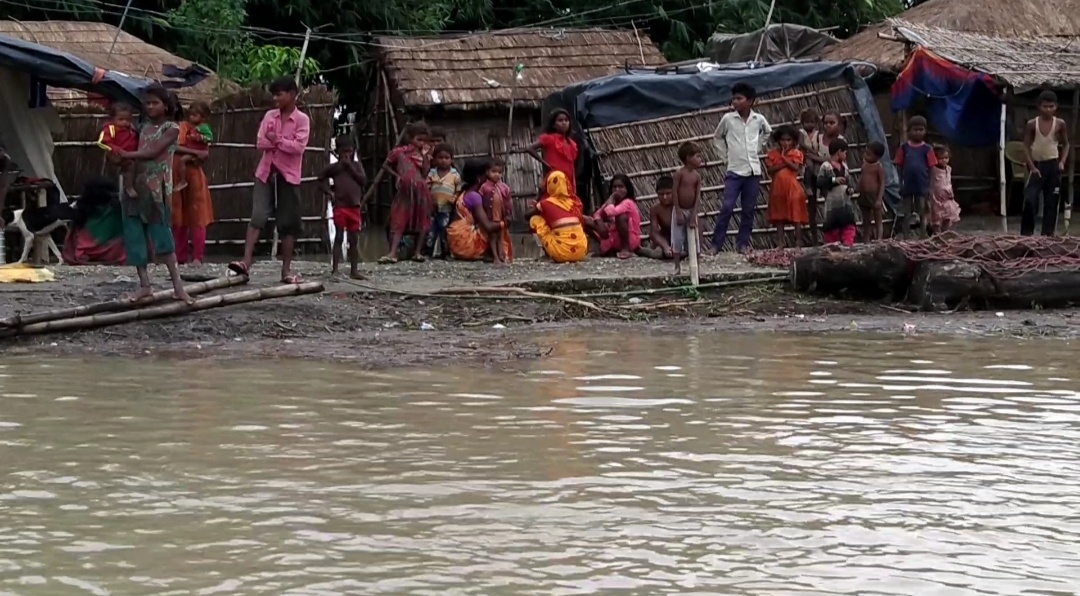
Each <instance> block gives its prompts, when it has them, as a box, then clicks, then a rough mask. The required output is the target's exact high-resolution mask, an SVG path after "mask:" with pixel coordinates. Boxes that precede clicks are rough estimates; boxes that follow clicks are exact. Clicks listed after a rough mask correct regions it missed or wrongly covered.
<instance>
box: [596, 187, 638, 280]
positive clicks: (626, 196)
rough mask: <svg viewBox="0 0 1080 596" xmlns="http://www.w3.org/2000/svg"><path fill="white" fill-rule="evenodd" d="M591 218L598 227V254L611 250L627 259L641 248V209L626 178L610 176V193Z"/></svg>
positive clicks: (606, 253) (604, 253)
mask: <svg viewBox="0 0 1080 596" xmlns="http://www.w3.org/2000/svg"><path fill="white" fill-rule="evenodd" d="M593 219H594V220H595V221H596V223H597V226H598V227H599V230H600V233H599V236H600V255H601V256H605V255H610V254H612V253H614V254H615V255H617V256H618V257H619V258H620V259H629V258H630V257H631V255H633V254H634V253H637V252H639V251H640V250H641V211H639V210H638V205H637V199H635V198H634V185H633V184H632V183H631V182H630V178H629V177H627V176H625V175H623V174H617V175H616V176H615V177H613V178H612V179H611V196H610V197H609V198H608V200H607V202H605V203H604V206H603V207H601V208H600V210H599V211H597V212H596V215H595V216H594V217H593Z"/></svg>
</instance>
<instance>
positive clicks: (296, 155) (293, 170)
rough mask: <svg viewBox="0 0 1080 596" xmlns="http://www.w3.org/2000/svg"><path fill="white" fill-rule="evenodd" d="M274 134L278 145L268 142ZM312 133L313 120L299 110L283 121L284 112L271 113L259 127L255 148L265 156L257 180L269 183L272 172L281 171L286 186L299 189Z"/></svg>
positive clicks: (257, 173)
mask: <svg viewBox="0 0 1080 596" xmlns="http://www.w3.org/2000/svg"><path fill="white" fill-rule="evenodd" d="M270 131H273V132H274V134H276V135H277V138H276V139H275V140H274V141H270V139H268V138H266V134H267V133H268V132H270ZM310 132H311V120H310V119H308V116H307V114H305V113H303V112H301V111H300V110H299V108H297V109H294V110H293V111H292V113H291V114H289V115H288V116H286V117H285V118H282V117H281V110H270V111H269V112H267V113H266V115H265V116H263V119H262V123H261V124H259V135H258V137H257V138H256V141H255V146H256V147H258V148H259V149H260V150H261V151H262V152H263V154H262V159H260V160H259V166H258V167H257V168H255V177H256V178H258V179H259V180H260V181H261V182H263V183H266V182H268V181H269V180H270V172H271V170H273V169H277V171H278V172H281V176H282V177H283V178H285V182H288V183H289V184H293V185H297V186H299V185H300V166H301V165H302V164H303V162H304V150H305V149H307V144H308V135H309V134H310Z"/></svg>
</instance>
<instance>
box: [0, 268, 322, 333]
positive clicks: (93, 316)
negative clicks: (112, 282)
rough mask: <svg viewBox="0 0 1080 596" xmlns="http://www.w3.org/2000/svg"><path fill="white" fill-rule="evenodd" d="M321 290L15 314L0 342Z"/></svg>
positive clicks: (169, 294)
mask: <svg viewBox="0 0 1080 596" xmlns="http://www.w3.org/2000/svg"><path fill="white" fill-rule="evenodd" d="M247 282H248V278H247V276H226V277H220V278H217V279H212V280H210V281H205V282H200V283H196V284H191V285H188V286H185V287H184V289H185V290H186V291H187V293H188V295H190V296H192V297H195V296H202V295H204V294H208V293H210V292H213V291H215V290H221V289H225V288H231V287H235V286H239V285H244V284H246V283H247ZM323 289H324V288H323V285H322V284H321V283H317V282H306V283H300V284H285V285H281V286H276V287H270V288H257V289H250V290H241V291H238V292H229V293H225V294H217V295H214V296H205V297H202V298H197V299H196V300H195V302H194V303H192V304H188V303H186V302H181V301H178V300H175V299H173V291H172V290H162V291H160V292H155V293H153V294H151V295H150V296H149V297H148V298H146V299H145V300H140V301H138V302H131V301H130V300H126V299H117V300H108V301H105V302H98V303H95V304H87V305H83V306H75V307H69V308H60V309H54V310H48V311H42V312H36V313H29V314H18V315H14V316H11V317H7V318H5V319H0V338H9V337H15V336H24V335H36V334H42V333H57V332H63V331H80V330H84V329H95V328H99V327H109V326H112V325H120V324H123V323H131V322H134V321H147V320H152V319H160V318H165V317H172V316H178V315H185V314H189V313H195V312H200V311H204V310H209V309H212V308H220V307H223V306H234V305H237V304H246V303H249V302H258V301H261V300H270V299H273V298H285V297H289V296H303V295H306V294H318V293H319V292H322V291H323Z"/></svg>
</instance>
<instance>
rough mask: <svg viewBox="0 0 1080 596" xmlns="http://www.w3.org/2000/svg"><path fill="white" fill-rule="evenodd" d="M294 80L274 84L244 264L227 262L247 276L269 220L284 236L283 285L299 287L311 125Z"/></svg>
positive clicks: (262, 134) (261, 141)
mask: <svg viewBox="0 0 1080 596" xmlns="http://www.w3.org/2000/svg"><path fill="white" fill-rule="evenodd" d="M298 91H299V90H298V89H297V87H296V81H294V80H293V79H291V78H288V77H283V78H280V79H277V80H276V81H274V82H273V83H270V93H271V94H273V96H274V105H275V106H276V108H275V109H273V110H270V111H269V112H267V113H266V115H265V116H263V120H262V124H260V125H259V134H258V137H257V138H256V141H255V146H256V147H258V148H259V149H260V150H261V151H262V159H260V160H259V165H258V167H257V168H256V169H255V189H254V192H253V195H252V203H251V222H250V223H249V224H248V231H247V238H245V240H244V260H242V261H236V262H233V263H229V269H230V270H231V271H232V272H234V273H236V274H237V275H248V274H249V273H250V272H251V264H252V262H253V261H254V259H255V243H256V242H258V240H259V236H260V235H261V234H262V230H263V228H265V227H266V224H267V222H268V221H269V219H270V218H271V217H275V218H276V224H277V229H278V236H279V237H280V238H281V251H280V252H279V253H278V254H279V255H280V256H281V282H282V283H287V284H295V283H300V282H301V280H300V277H299V276H296V275H293V273H292V258H293V247H294V246H295V245H296V237H297V236H299V235H300V232H301V228H300V224H301V218H300V169H301V166H302V165H303V161H304V151H305V150H306V149H307V144H308V135H309V134H310V132H311V121H310V120H309V119H308V116H307V114H305V113H303V112H301V111H300V110H299V109H298V108H297V107H296V94H297V92H298Z"/></svg>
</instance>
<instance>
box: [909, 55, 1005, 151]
mask: <svg viewBox="0 0 1080 596" xmlns="http://www.w3.org/2000/svg"><path fill="white" fill-rule="evenodd" d="M920 100H921V101H922V102H923V103H922V105H923V107H924V108H925V109H926V111H927V114H928V116H929V120H930V123H931V124H933V126H934V129H935V130H937V131H938V132H940V133H941V134H943V135H945V138H947V139H949V143H951V144H956V145H960V146H962V147H987V146H994V145H997V144H998V142H999V138H998V137H999V135H1000V131H999V130H998V127H997V126H988V125H987V123H988V122H992V123H997V122H998V121H999V118H1000V117H1001V94H1000V91H999V90H998V88H997V85H995V84H994V79H993V77H991V76H990V75H987V74H984V73H980V72H975V71H973V70H969V69H967V68H964V67H962V66H957V65H956V64H953V63H952V62H949V61H948V60H946V59H944V58H942V57H940V56H938V55H936V54H934V53H932V52H930V51H928V50H926V49H925V48H919V49H917V50H915V52H914V53H913V54H912V55H911V58H910V59H909V60H908V62H907V64H906V65H905V66H904V70H902V71H900V74H899V75H898V76H897V77H896V83H894V84H893V87H892V109H893V111H896V112H899V111H900V110H908V109H911V108H913V107H915V106H916V102H919V101H920Z"/></svg>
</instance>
